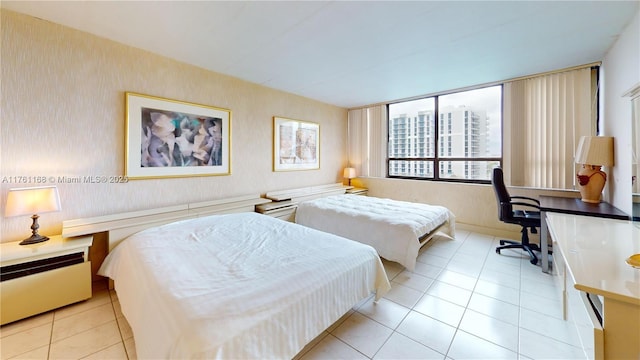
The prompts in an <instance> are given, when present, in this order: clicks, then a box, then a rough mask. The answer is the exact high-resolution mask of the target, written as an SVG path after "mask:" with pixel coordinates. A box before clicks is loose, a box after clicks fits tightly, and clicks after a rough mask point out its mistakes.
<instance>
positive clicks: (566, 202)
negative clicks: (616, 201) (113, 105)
mask: <svg viewBox="0 0 640 360" xmlns="http://www.w3.org/2000/svg"><path fill="white" fill-rule="evenodd" d="M547 213H561V214H571V215H583V216H595V217H600V218H608V219H618V220H627V219H629V215H628V214H626V213H624V212H623V211H621V210H620V209H618V208H617V207H615V206H613V205H611V204H609V203H607V202H604V201H602V202H599V203H597V204H593V203H586V202H584V201H582V200H581V199H577V198H567V197H558V196H544V195H543V196H540V219H541V226H540V228H541V229H540V251H541V252H542V262H541V264H542V271H544V272H546V273H548V272H549V248H548V245H549V240H548V235H547Z"/></svg>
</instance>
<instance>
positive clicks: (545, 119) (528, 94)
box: [504, 68, 595, 189]
mask: <svg viewBox="0 0 640 360" xmlns="http://www.w3.org/2000/svg"><path fill="white" fill-rule="evenodd" d="M505 89H510V91H511V93H510V95H509V96H508V98H509V99H510V104H509V107H508V108H509V114H508V117H509V118H510V120H509V121H510V126H509V129H510V131H509V132H508V133H505V135H507V136H511V138H512V140H513V141H509V142H506V141H505V145H507V143H508V144H509V146H510V147H509V148H507V147H505V149H504V150H505V153H507V152H509V153H510V158H509V163H508V165H509V167H510V169H511V171H510V176H511V185H520V186H527V187H537V188H555V189H573V188H574V184H575V181H574V179H575V174H576V165H575V163H574V155H575V154H574V152H575V148H576V146H577V144H578V141H579V139H580V137H581V136H583V135H593V134H594V133H595V126H594V124H593V114H594V112H595V107H594V106H592V103H594V100H595V95H594V93H593V92H592V90H591V89H592V86H591V69H590V68H584V69H578V70H572V71H568V72H562V73H555V74H550V75H545V76H539V77H535V78H529V79H525V80H518V81H514V82H512V83H511V84H510V87H506V88H505ZM505 108H507V107H506V106H505ZM516 140H517V141H516ZM520 140H521V141H520Z"/></svg>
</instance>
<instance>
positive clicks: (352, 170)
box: [342, 167, 356, 186]
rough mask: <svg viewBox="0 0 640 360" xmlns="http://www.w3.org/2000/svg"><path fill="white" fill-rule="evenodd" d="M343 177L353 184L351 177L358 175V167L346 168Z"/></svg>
mask: <svg viewBox="0 0 640 360" xmlns="http://www.w3.org/2000/svg"><path fill="white" fill-rule="evenodd" d="M342 177H344V178H345V179H349V186H351V179H353V178H355V177H356V169H355V168H352V167H348V168H344V174H343V175H342Z"/></svg>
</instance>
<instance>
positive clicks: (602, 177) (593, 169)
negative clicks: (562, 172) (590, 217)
mask: <svg viewBox="0 0 640 360" xmlns="http://www.w3.org/2000/svg"><path fill="white" fill-rule="evenodd" d="M600 168H601V167H600V166H597V165H583V166H582V169H580V171H579V172H578V174H577V175H576V176H577V178H578V183H579V184H580V195H582V201H584V202H586V203H592V204H598V203H600V195H601V194H602V189H604V184H605V183H606V182H607V174H606V173H605V172H604V171H602V170H600Z"/></svg>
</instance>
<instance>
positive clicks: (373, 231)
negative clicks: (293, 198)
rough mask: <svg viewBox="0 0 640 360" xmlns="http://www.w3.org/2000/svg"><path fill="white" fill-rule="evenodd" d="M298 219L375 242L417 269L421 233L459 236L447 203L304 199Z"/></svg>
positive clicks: (388, 254)
mask: <svg viewBox="0 0 640 360" xmlns="http://www.w3.org/2000/svg"><path fill="white" fill-rule="evenodd" d="M296 223H298V224H301V225H305V226H309V227H312V228H314V229H318V230H322V231H326V232H329V233H332V234H337V235H340V236H344V237H346V238H348V239H351V240H356V241H359V242H361V243H364V244H368V245H371V246H373V247H374V248H375V249H376V250H377V251H378V253H379V254H380V256H381V257H383V258H385V259H387V260H391V261H396V262H398V263H400V264H402V265H403V266H404V267H406V268H407V269H409V270H414V269H415V265H416V258H417V257H418V251H420V240H419V239H420V237H422V236H423V235H425V234H429V233H431V232H432V231H433V230H435V229H436V228H437V227H439V226H440V225H442V224H445V226H444V227H442V228H441V229H440V231H442V232H444V233H446V234H447V235H449V236H451V237H454V236H455V217H454V215H453V213H451V211H449V209H447V208H445V207H443V206H436V205H427V204H420V203H412V202H406V201H398V200H392V199H383V198H376V197H370V196H361V195H352V194H345V195H334V196H327V197H323V198H319V199H314V200H309V201H303V202H301V203H300V204H298V209H297V210H296Z"/></svg>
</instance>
